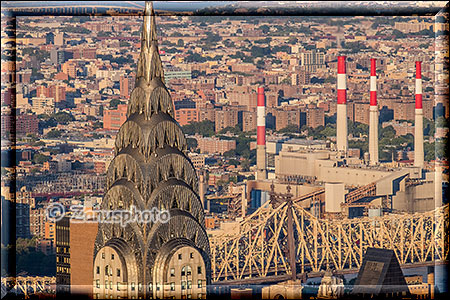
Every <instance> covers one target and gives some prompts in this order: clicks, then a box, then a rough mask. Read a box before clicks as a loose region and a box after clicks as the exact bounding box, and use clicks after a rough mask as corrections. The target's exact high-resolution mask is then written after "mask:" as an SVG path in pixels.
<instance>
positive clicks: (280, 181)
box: [242, 56, 442, 218]
mask: <svg viewBox="0 0 450 300" xmlns="http://www.w3.org/2000/svg"><path fill="white" fill-rule="evenodd" d="M345 59H346V58H345V56H339V57H338V59H337V69H338V70H337V105H338V106H337V120H336V124H337V130H336V142H337V143H336V145H335V144H333V143H332V142H330V141H319V140H311V139H278V140H270V139H269V140H268V141H267V145H266V138H265V128H264V127H263V126H262V125H265V123H264V122H263V121H261V122H260V121H258V126H259V125H261V127H258V145H260V146H258V149H257V174H256V175H257V176H256V180H255V181H248V183H247V188H246V197H247V199H246V203H245V204H242V206H243V207H244V206H245V207H246V208H247V214H248V213H250V212H252V211H254V210H256V209H257V208H258V207H260V206H261V205H263V204H264V203H265V202H266V201H268V200H269V193H270V191H271V186H272V185H273V186H274V189H275V190H279V191H281V190H283V191H285V190H286V185H289V186H290V189H291V193H292V196H293V198H294V199H296V200H295V201H299V202H301V203H302V206H303V207H305V208H307V209H310V210H311V212H313V214H314V215H317V216H320V217H332V218H353V217H361V216H380V215H383V214H386V213H391V212H408V213H415V212H425V211H430V210H433V209H434V208H436V207H437V206H440V205H442V172H441V171H440V169H439V168H437V171H435V172H433V171H431V170H430V169H429V168H428V169H426V168H425V164H424V150H423V144H424V140H423V115H424V111H423V107H422V82H421V81H422V79H421V62H420V61H417V62H416V63H415V66H416V72H415V94H416V95H415V98H416V104H415V107H416V108H415V116H416V117H415V118H416V120H415V129H414V150H415V151H414V163H413V164H409V165H403V166H398V164H395V163H394V162H389V163H386V162H380V161H379V157H378V152H379V151H380V149H379V146H378V139H379V136H378V126H379V120H378V119H379V118H378V117H379V109H378V101H377V86H376V59H371V60H370V66H371V71H370V78H368V80H369V82H370V85H369V86H370V90H369V94H370V112H369V116H370V120H369V132H368V136H369V152H368V153H366V154H365V155H364V158H363V159H360V156H359V155H352V151H351V149H349V148H348V129H347V126H348V125H347V123H348V116H347V108H346V105H347V96H346V95H347V83H346V81H347V77H346V76H347V75H346V60H345ZM262 92H263V91H262ZM259 97H263V96H260V93H258V107H259V105H262V106H263V105H264V102H263V101H262V100H263V98H261V99H262V100H261V99H260V98H259ZM258 112H259V111H258ZM260 112H261V115H258V120H259V118H261V117H262V113H263V108H261V110H260ZM264 171H266V172H264ZM265 178H268V179H265Z"/></svg>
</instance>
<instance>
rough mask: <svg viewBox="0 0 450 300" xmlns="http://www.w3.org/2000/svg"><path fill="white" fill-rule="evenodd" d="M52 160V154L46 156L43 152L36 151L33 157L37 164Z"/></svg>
mask: <svg viewBox="0 0 450 300" xmlns="http://www.w3.org/2000/svg"><path fill="white" fill-rule="evenodd" d="M49 160H50V156H46V155H44V154H41V153H36V154H35V155H34V157H33V162H34V163H35V164H43V163H44V162H46V161H49Z"/></svg>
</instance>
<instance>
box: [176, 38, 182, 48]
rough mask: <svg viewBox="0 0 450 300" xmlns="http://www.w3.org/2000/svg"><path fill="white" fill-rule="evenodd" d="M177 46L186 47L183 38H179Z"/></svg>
mask: <svg viewBox="0 0 450 300" xmlns="http://www.w3.org/2000/svg"><path fill="white" fill-rule="evenodd" d="M177 46H178V47H184V41H183V40H182V39H179V40H178V41H177Z"/></svg>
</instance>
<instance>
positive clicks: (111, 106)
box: [109, 99, 122, 109]
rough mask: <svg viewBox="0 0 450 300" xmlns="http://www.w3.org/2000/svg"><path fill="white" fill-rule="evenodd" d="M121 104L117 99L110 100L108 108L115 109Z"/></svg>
mask: <svg viewBox="0 0 450 300" xmlns="http://www.w3.org/2000/svg"><path fill="white" fill-rule="evenodd" d="M119 104H122V101H120V100H119V99H112V100H111V101H110V102H109V108H111V109H117V105H119Z"/></svg>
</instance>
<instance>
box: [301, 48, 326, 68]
mask: <svg viewBox="0 0 450 300" xmlns="http://www.w3.org/2000/svg"><path fill="white" fill-rule="evenodd" d="M300 59H301V60H300V65H301V66H302V67H303V68H304V70H306V71H308V72H316V71H317V69H318V68H321V67H324V66H325V54H324V53H322V52H317V51H305V52H302V53H300Z"/></svg>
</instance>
